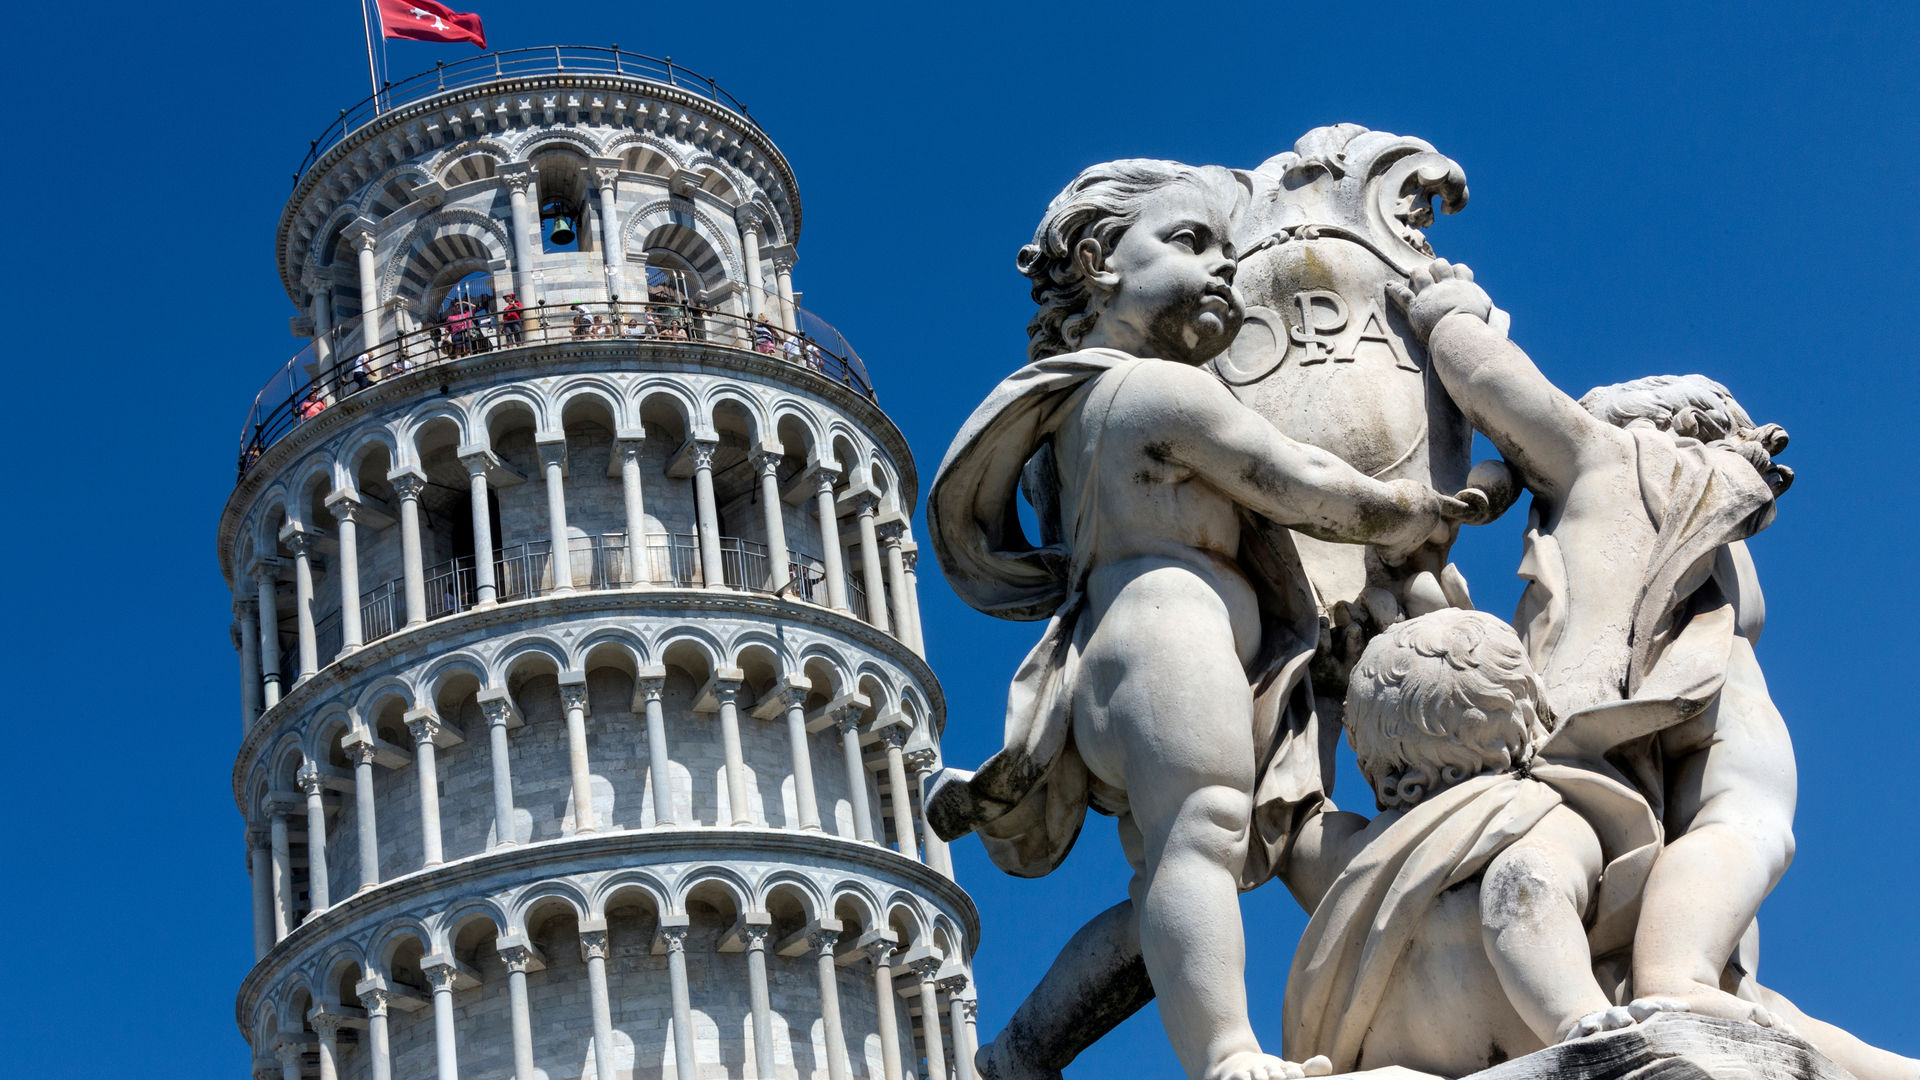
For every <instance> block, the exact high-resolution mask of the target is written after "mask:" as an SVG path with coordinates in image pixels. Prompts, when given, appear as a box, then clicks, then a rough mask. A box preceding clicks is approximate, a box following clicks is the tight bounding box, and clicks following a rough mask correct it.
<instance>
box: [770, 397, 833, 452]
mask: <svg viewBox="0 0 1920 1080" xmlns="http://www.w3.org/2000/svg"><path fill="white" fill-rule="evenodd" d="M769 411H770V412H771V414H772V416H773V437H774V438H775V439H776V440H777V441H778V442H779V443H780V446H781V448H782V449H783V450H784V451H785V452H786V455H787V456H788V457H797V458H800V459H802V460H804V461H808V462H815V461H819V460H820V448H821V446H822V445H823V444H822V441H821V428H820V421H819V418H818V417H816V416H814V415H813V411H812V410H811V409H808V408H807V407H806V406H804V405H802V404H801V403H800V402H798V401H796V400H794V399H792V398H783V399H781V400H778V401H775V402H774V403H773V407H772V409H771V410H769Z"/></svg>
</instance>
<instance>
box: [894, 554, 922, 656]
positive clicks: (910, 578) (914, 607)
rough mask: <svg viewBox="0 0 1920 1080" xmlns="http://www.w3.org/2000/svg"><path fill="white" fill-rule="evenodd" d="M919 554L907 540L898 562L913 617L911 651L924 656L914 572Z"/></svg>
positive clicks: (918, 580) (908, 608)
mask: <svg viewBox="0 0 1920 1080" xmlns="http://www.w3.org/2000/svg"><path fill="white" fill-rule="evenodd" d="M919 555H920V553H919V550H918V549H917V548H916V547H914V545H913V544H912V543H911V542H909V543H907V544H905V545H903V546H902V548H901V553H900V563H901V569H902V572H903V573H904V574H905V575H906V579H907V610H908V611H909V612H910V613H911V614H912V617H913V651H914V653H915V654H916V655H918V656H922V657H924V656H926V655H927V636H926V634H925V633H924V632H923V630H922V627H921V625H920V576H919V574H917V573H915V572H914V571H915V567H916V565H917V564H918V562H919Z"/></svg>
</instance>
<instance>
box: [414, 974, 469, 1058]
mask: <svg viewBox="0 0 1920 1080" xmlns="http://www.w3.org/2000/svg"><path fill="white" fill-rule="evenodd" d="M459 972H460V969H458V968H456V967H454V966H453V965H452V964H422V965H421V967H420V973H421V974H422V975H425V976H426V977H427V984H428V985H429V986H431V987H433V1056H434V1063H435V1076H437V1077H438V1080H460V1051H459V1046H458V1043H457V1041H456V1040H455V1038H454V1029H453V983H454V980H455V979H456V978H457V977H458V976H459Z"/></svg>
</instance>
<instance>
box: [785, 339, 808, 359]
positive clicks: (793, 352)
mask: <svg viewBox="0 0 1920 1080" xmlns="http://www.w3.org/2000/svg"><path fill="white" fill-rule="evenodd" d="M781 336H782V337H784V338H785V339H786V340H785V341H784V342H783V343H782V344H781V346H780V356H781V358H782V359H784V360H785V361H786V362H787V363H789V364H799V363H804V362H805V360H806V356H805V354H804V353H803V352H802V350H801V347H800V336H799V335H798V334H783V335H781Z"/></svg>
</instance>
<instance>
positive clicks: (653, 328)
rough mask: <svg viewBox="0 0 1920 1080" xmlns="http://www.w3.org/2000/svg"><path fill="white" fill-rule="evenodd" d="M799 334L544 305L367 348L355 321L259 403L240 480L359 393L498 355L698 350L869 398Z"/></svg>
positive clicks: (655, 312) (807, 325) (734, 318)
mask: <svg viewBox="0 0 1920 1080" xmlns="http://www.w3.org/2000/svg"><path fill="white" fill-rule="evenodd" d="M800 325H801V332H800V333H798V334H794V333H789V332H788V331H786V330H784V329H782V328H780V327H779V326H776V325H773V324H772V323H771V321H764V320H761V319H756V318H753V317H751V316H746V315H734V314H731V313H728V312H724V311H714V310H711V309H707V308H700V307H694V306H692V305H688V304H655V303H649V304H616V303H604V302H603V303H596V304H591V305H589V304H546V305H541V306H536V307H528V308H517V309H514V310H513V311H510V312H509V311H481V312H477V313H470V314H465V315H456V316H454V317H451V318H448V319H447V320H445V321H443V322H437V323H434V324H433V325H431V326H426V327H422V328H421V329H418V330H411V331H408V332H407V333H404V334H400V335H397V336H395V337H392V338H390V339H388V340H385V341H381V342H378V343H377V344H375V345H374V346H373V347H372V348H367V347H366V346H365V342H364V341H363V340H362V338H361V336H360V328H359V324H358V321H357V320H356V321H355V322H354V323H353V324H352V325H350V326H344V327H340V328H337V329H334V330H330V331H328V332H327V333H326V334H325V335H322V336H321V338H320V340H319V341H317V342H313V343H309V344H308V345H307V347H306V348H304V349H302V350H300V352H298V353H296V354H295V355H294V357H293V359H291V360H289V361H287V363H286V365H285V366H283V367H282V368H281V369H280V370H279V371H278V372H275V373H274V376H273V378H271V379H268V380H267V384H266V386H264V387H262V388H261V390H260V393H259V394H258V395H256V396H255V397H254V399H253V407H252V409H250V410H249V411H248V413H247V422H246V426H245V427H243V428H242V429H241V432H240V460H239V475H241V476H245V475H246V473H247V469H248V468H249V467H250V466H252V464H253V463H254V462H255V461H256V460H258V459H259V457H260V455H261V454H263V453H265V452H266V450H267V448H268V447H270V446H272V445H273V444H274V443H276V442H278V441H280V440H281V439H282V438H285V437H286V436H287V434H288V433H289V432H291V431H293V430H294V429H295V428H297V427H299V426H300V425H301V424H303V423H305V422H306V421H308V420H311V419H313V418H314V417H317V416H319V415H320V414H321V413H323V412H325V411H326V410H328V409H329V408H332V407H333V406H334V405H337V404H339V403H340V402H342V401H344V400H346V399H347V398H350V397H352V396H353V395H355V394H357V393H359V392H361V391H362V390H367V389H371V388H372V387H374V386H375V385H377V384H379V383H382V382H386V381H388V380H390V379H397V378H400V377H402V376H405V375H409V374H412V373H413V372H416V371H421V370H424V369H427V368H431V367H435V366H438V365H441V364H448V363H452V362H454V361H456V360H462V359H465V358H466V357H469V356H474V355H477V354H479V353H485V352H493V351H496V350H500V349H522V348H533V347H537V346H548V345H559V344H582V345H587V344H606V345H608V346H614V345H619V344H626V345H633V346H642V347H654V346H672V345H674V344H676V343H679V342H693V341H697V342H703V343H705V344H707V345H712V346H718V347H721V348H726V349H734V350H738V351H741V352H748V353H753V354H755V355H757V356H762V357H764V358H766V360H767V361H768V362H772V363H782V364H792V365H794V366H797V367H804V368H807V369H808V370H811V371H814V372H817V373H819V374H820V375H823V376H825V377H827V378H829V379H832V380H833V381H835V382H838V383H840V384H842V385H844V386H847V387H849V388H851V389H852V390H854V391H855V392H857V393H859V394H861V395H863V396H865V397H867V398H872V397H873V384H872V383H871V382H870V381H869V380H868V378H867V369H866V365H864V364H863V363H861V361H860V357H859V356H858V355H857V354H856V353H855V352H854V351H853V348H852V346H850V345H849V344H847V340H846V338H844V337H842V336H841V335H840V333H839V332H838V331H836V330H834V329H833V327H831V326H829V325H828V324H827V323H826V322H825V321H824V320H821V319H819V318H818V317H816V316H814V315H813V314H812V313H811V312H806V311H802V312H800Z"/></svg>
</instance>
